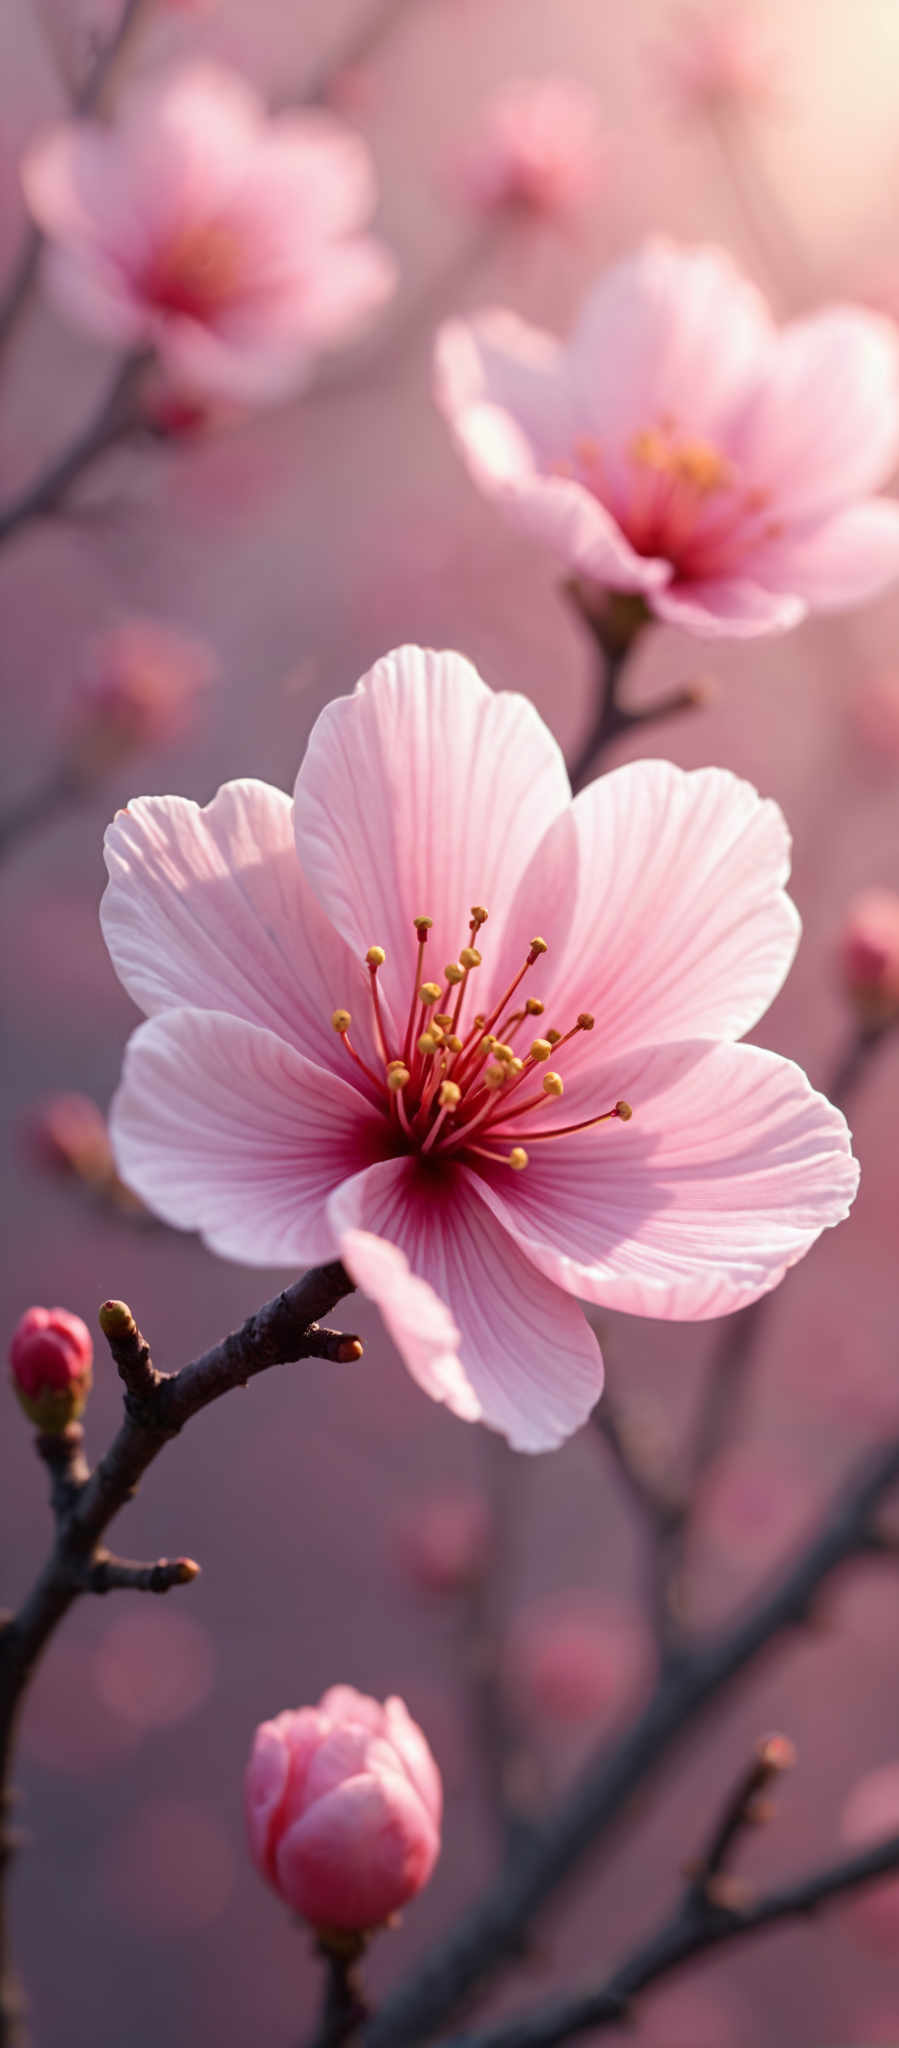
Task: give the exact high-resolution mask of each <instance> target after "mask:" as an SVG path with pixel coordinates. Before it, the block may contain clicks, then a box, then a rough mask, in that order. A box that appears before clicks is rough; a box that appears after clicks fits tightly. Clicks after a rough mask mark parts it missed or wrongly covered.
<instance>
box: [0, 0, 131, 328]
mask: <svg viewBox="0 0 899 2048" xmlns="http://www.w3.org/2000/svg"><path fill="white" fill-rule="evenodd" d="M142 5H143V0H125V4H124V6H123V8H122V12H121V15H120V17H119V23H118V27H117V28H116V30H115V31H114V33H113V35H111V36H110V37H109V38H108V39H107V41H106V42H105V43H102V44H101V45H100V48H99V49H98V50H97V52H96V54H95V56H94V60H93V63H92V64H91V67H90V69H89V71H88V74H87V77H86V78H85V81H84V84H83V85H82V87H81V90H80V92H79V93H78V94H77V95H76V98H75V102H74V108H73V111H74V113H75V114H82V115H83V114H90V113H92V112H93V110H94V108H95V107H96V105H97V102H98V100H99V98H100V95H101V93H102V91H103V87H104V86H105V84H106V81H107V79H108V77H109V74H110V71H111V70H112V67H113V65H114V64H115V62H116V60H117V58H118V57H119V56H120V55H121V52H122V50H123V48H124V45H125V43H126V42H127V40H128V37H129V36H130V34H131V32H132V29H133V28H135V26H136V24H137V17H138V13H139V11H140V8H141V7H142ZM43 244H44V237H43V235H42V233H41V231H40V228H38V227H35V226H34V224H33V223H29V225H28V226H27V227H26V229H25V231H24V233H23V236H22V243H21V247H20V249H19V253H18V256H17V257H16V260H15V263H14V264H13V269H12V273H11V276H10V279H9V282H8V284H7V286H6V289H5V291H4V292H3V294H2V296H0V349H2V348H4V347H5V345H6V342H7V341H8V340H9V337H10V335H11V334H12V331H13V328H14V327H15V326H16V325H17V323H18V320H19V317H20V315H21V313H22V312H23V311H24V309H25V306H26V304H27V301H28V299H29V297H30V294H31V287H32V285H33V283H34V280H35V278H36V276H37V268H38V263H39V262H40V255H41V250H42V248H43Z"/></svg>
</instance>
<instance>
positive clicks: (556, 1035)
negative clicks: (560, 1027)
mask: <svg viewBox="0 0 899 2048" xmlns="http://www.w3.org/2000/svg"><path fill="white" fill-rule="evenodd" d="M543 1035H544V1037H545V1038H546V1040H547V1043H548V1044H549V1045H558V1043H559V1039H560V1038H561V1036H562V1033H561V1031H546V1032H544V1034H543Z"/></svg>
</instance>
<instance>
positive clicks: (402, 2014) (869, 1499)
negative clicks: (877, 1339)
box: [364, 1438, 899, 2048]
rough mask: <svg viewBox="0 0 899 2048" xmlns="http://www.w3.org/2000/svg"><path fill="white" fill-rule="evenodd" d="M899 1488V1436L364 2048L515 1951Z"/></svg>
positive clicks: (463, 1926)
mask: <svg viewBox="0 0 899 2048" xmlns="http://www.w3.org/2000/svg"><path fill="white" fill-rule="evenodd" d="M897 1482H899V1438H896V1439H894V1440H893V1441H892V1442H890V1443H888V1444H886V1445H884V1446H881V1447H879V1448H878V1449H877V1450H876V1451H874V1452H871V1453H869V1454H868V1456H867V1457H865V1458H864V1459H863V1461H862V1462H861V1464H860V1465H859V1467H858V1469H857V1470H856V1471H855V1472H854V1473H853V1474H852V1475H851V1477H850V1478H849V1480H848V1481H847V1482H846V1483H845V1484H844V1486H843V1487H842V1488H841V1490H840V1491H839V1492H838V1493H837V1494H836V1496H835V1498H834V1499H833V1500H832V1501H831V1503H830V1505H829V1507H828V1509H827V1510H826V1512H825V1513H824V1515H823V1516H822V1518H821V1520H820V1521H819V1522H818V1524H817V1526H816V1528H815V1529H814V1530H813V1532H812V1534H811V1536H810V1537H809V1539H808V1541H807V1542H806V1543H805V1544H804V1545H803V1547H802V1548H801V1549H800V1550H799V1551H798V1553H797V1555H796V1556H795V1558H794V1560H793V1562H792V1564H791V1565H789V1566H788V1568H787V1569H786V1570H785V1571H784V1572H783V1573H782V1575H781V1576H780V1577H779V1578H778V1579H777V1580H776V1581H775V1582H774V1583H773V1585H771V1586H770V1587H768V1588H766V1589H765V1590H764V1591H763V1592H762V1594H760V1595H759V1597H758V1598H757V1599H756V1600H755V1601H754V1602H753V1604H752V1605H751V1606H750V1607H748V1608H747V1609H746V1611H745V1612H744V1613H743V1614H741V1615H740V1616H738V1617H737V1619H736V1620H735V1621H734V1622H732V1623H730V1624H728V1626H726V1627H725V1628H723V1629H722V1630H720V1632H717V1633H716V1634H714V1635H712V1636H710V1637H704V1638H699V1639H697V1640H694V1641H693V1642H692V1643H691V1644H690V1645H689V1647H688V1648H685V1650H684V1651H683V1653H682V1655H681V1656H680V1657H679V1658H678V1659H677V1660H674V1661H672V1662H671V1663H669V1665H668V1666H667V1667H663V1670H662V1673H661V1676H660V1678H659V1681H658V1684H657V1685H656V1688H655V1690H654V1692H653V1694H652V1696H651V1698H650V1699H649V1701H648V1702H647V1705H646V1706H645V1707H644V1709H643V1711H642V1713H641V1714H640V1715H639V1716H638V1717H637V1719H636V1720H635V1721H634V1722H633V1723H632V1724H631V1726H630V1727H629V1728H628V1731H627V1733H626V1734H625V1735H624V1736H623V1737H622V1738H621V1739H620V1740H619V1741H617V1742H615V1743H613V1744H612V1745H611V1746H608V1747H606V1748H605V1749H603V1750H602V1751H601V1752H600V1754H599V1755H598V1756H597V1757H596V1758H595V1759H594V1760H593V1761H592V1762H590V1763H589V1764H588V1765H587V1766H586V1768H585V1769H584V1770H583V1771H582V1772H581V1773H580V1774H579V1775H578V1777H577V1778H576V1779H575V1781H574V1784H573V1785H572V1787H571V1788H570V1790H569V1791H568V1793H567V1794H566V1795H565V1796H564V1797H563V1799H562V1800H561V1801H560V1803H559V1804H558V1805H557V1806H556V1808H555V1809H554V1811H552V1812H551V1813H550V1814H549V1815H548V1817H547V1818H546V1820H545V1822H544V1823H543V1825H542V1827H541V1828H540V1829H539V1831H537V1832H536V1833H535V1837H534V1838H533V1840H532V1842H531V1843H530V1844H529V1845H528V1846H527V1847H526V1848H525V1849H524V1850H523V1851H522V1852H521V1854H520V1855H519V1858H518V1860H517V1862H516V1864H515V1866H514V1867H513V1868H511V1869H509V1870H506V1871H504V1872H502V1873H501V1874H500V1876H499V1878H498V1879H497V1880H496V1882H495V1883H494V1885H493V1886H492V1887H491V1888H490V1889H489V1890H488V1891H487V1892H486V1893H485V1894H484V1895H483V1896H482V1897H481V1899H480V1900H478V1901H477V1903H476V1904H475V1906H474V1907H473V1908H472V1910H471V1911H470V1912H469V1913H468V1914H467V1916H466V1917H465V1918H464V1919H463V1920H462V1921H461V1923H460V1924H459V1926H458V1927H457V1928H456V1929H455V1931H454V1932H452V1933H451V1934H450V1935H449V1937H448V1938H445V1939H444V1941H443V1942H442V1943H441V1945H440V1948H439V1950H438V1951H437V1952H436V1953H435V1954H434V1955H432V1956H430V1957H426V1958H425V1960H424V1962H423V1963H422V1964H420V1965H419V1967H418V1969H417V1970H415V1971H414V1972H413V1974H412V1975H411V1976H410V1977H409V1978H408V1979H407V1981H406V1982H405V1983H404V1984H400V1985H399V1987H398V1988H397V1990H396V1991H395V1992H394V1993H393V1995H392V1997H390V1998H389V1999H388V2000H387V2001H386V2003H385V2004H384V2006H383V2007H382V2010H381V2012H380V2013H379V2014H378V2016H377V2018H376V2019H375V2020H374V2021H373V2022H372V2023H371V2025H370V2026H369V2028H368V2029H367V2030H366V2033H365V2036H364V2041H365V2048H412V2044H413V2043H414V2044H415V2048H419V2044H420V2043H421V2042H422V2041H424V2040H426V2039H427V2038H428V2036H429V2034H430V2033H432V2032H433V2031H434V2029H435V2028H437V2027H438V2026H440V2025H441V2024H443V2023H444V2022H445V2021H446V2020H447V2018H448V2017H449V2016H450V2015H451V2014H452V2013H453V2012H454V2011H456V2010H458V2008H459V2006H460V2004H462V2003H464V2002H465V2001H466V2000H467V1999H468V1998H469V1997H470V1995H471V1993H472V1992H473V1990H474V1989H475V1987H476V1986H478V1985H481V1984H483V1983H484V1982H485V1981H486V1980H487V1979H489V1978H490V1977H491V1976H493V1975H494V1974H495V1973H496V1972H497V1971H498V1970H499V1969H501V1968H502V1967H503V1965H504V1964H505V1963H506V1962H508V1960H509V1958H510V1957H512V1956H514V1955H515V1954H516V1953H517V1952H518V1950H519V1948H520V1945H521V1943H522V1940H523V1938H524V1936H525V1934H526V1932H527V1930H528V1928H529V1927H530V1925H531V1922H532V1921H533V1919H534V1918H535V1916H536V1915H537V1914H538V1913H539V1912H540V1910H541V1909H542V1908H543V1907H544V1906H545V1905H546V1904H547V1902H548V1901H549V1900H550V1899H551V1898H552V1897H553V1895H554V1894H555V1893H556V1891H557V1890H558V1889H559V1887H560V1886H561V1885H562V1884H563V1882H564V1881H565V1880H566V1879H567V1878H568V1877H569V1876H570V1875H571V1873H572V1871H573V1870H574V1868H575V1867H576V1865H577V1864H578V1863H579V1862H580V1861H581V1859H582V1857H584V1856H585V1855H586V1854H587V1852H588V1851H590V1850H592V1849H594V1848H595V1847H596V1845H597V1844H598V1843H599V1842H600V1841H601V1840H602V1838H603V1836H604V1835H605V1834H606V1832H607V1831H608V1830H609V1828H610V1827H611V1825H612V1823H613V1822H614V1821H615V1820H617V1818H618V1816H619V1815H620V1814H621V1812H622V1810H623V1809H624V1808H625V1806H626V1805H627V1803H628V1802H629V1800H630V1799H631V1798H632V1797H633V1795H634V1793H635V1792H636V1791H637V1789H638V1788H640V1789H642V1788H643V1787H645V1786H646V1785H647V1784H648V1783H649V1782H650V1781H651V1780H652V1778H653V1777H654V1776H655V1775H656V1774H657V1773H658V1771H659V1770H660V1768H661V1765H662V1763H663V1762H664V1761H665V1760H666V1759H667V1757H668V1756H669V1754H670V1752H671V1751H672V1750H674V1748H675V1747H676V1745H677V1744H678V1743H680V1742H682V1741H683V1740H684V1738H685V1736H686V1735H687V1734H688V1733H690V1732H691V1731H692V1730H694V1729H695V1728H696V1726H697V1725H698V1724H699V1722H700V1720H701V1717H702V1716H703V1714H704V1713H705V1712H706V1711H707V1710H708V1708H709V1706H710V1705H711V1703H712V1702H713V1701H714V1702H715V1703H716V1704H718V1703H719V1702H720V1700H721V1699H722V1698H723V1697H724V1696H725V1695H726V1693H727V1692H728V1691H729V1690H730V1688H731V1687H732V1686H733V1684H734V1681H735V1680H736V1679H737V1678H738V1677H739V1676H740V1674H741V1673H742V1672H743V1671H745V1670H746V1669H747V1667H748V1666H749V1665H751V1664H752V1663H754V1662H755V1660H756V1659H757V1658H758V1657H759V1656H760V1655H761V1653H762V1652H763V1651H765V1650H767V1649H769V1648H770V1646H771V1645H772V1644H773V1643H774V1642H775V1640H776V1639H777V1637H778V1636H780V1635H781V1634H783V1633H784V1632H785V1631H786V1630H788V1629H791V1628H795V1627H798V1626H800V1625H801V1624H803V1623H804V1622H805V1621H806V1620H807V1619H808V1617H809V1614H810V1611H811V1608H812V1604H813V1602H814V1599H815V1596H816V1594H817V1593H818V1591H819V1589H820V1587H821V1586H822V1585H823V1584H824V1582H825V1580H827V1579H828V1578H829V1577H830V1575H831V1573H833V1572H834V1571H835V1570H836V1569H837V1567H838V1566H840V1565H842V1564H843V1563H845V1562H846V1560H847V1559H849V1558H852V1557H854V1556H857V1555H859V1554H861V1553H863V1552H864V1550H865V1548H866V1545H867V1538H868V1532H869V1530H870V1528H871V1526H872V1523H873V1521H874V1518H875V1515H876V1512H877V1509H878V1508H879V1506H880V1504H881V1502H882V1500H883V1499H884V1497H885V1495H886V1494H887V1493H888V1492H889V1490H890V1489H891V1488H892V1487H893V1486H895V1485H896V1483H897Z"/></svg>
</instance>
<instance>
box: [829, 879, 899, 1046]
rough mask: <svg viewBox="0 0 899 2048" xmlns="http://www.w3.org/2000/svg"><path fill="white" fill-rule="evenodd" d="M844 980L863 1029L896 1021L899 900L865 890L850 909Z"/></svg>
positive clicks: (898, 1007) (898, 1004)
mask: <svg viewBox="0 0 899 2048" xmlns="http://www.w3.org/2000/svg"><path fill="white" fill-rule="evenodd" d="M842 950H843V978H844V981H845V985H846V989H847V992H848V994H849V996H850V997H851V999H852V1001H853V1003H854V1004H855V1007H856V1010H857V1011H858V1014H859V1018H860V1020H861V1022H862V1024H863V1026H864V1027H866V1028H867V1029H869V1030H871V1029H874V1030H877V1029H880V1028H881V1027H882V1026H883V1025H885V1024H889V1023H892V1022H893V1020H894V1019H896V1018H899V896H897V895H895V894H894V892H893V891H892V889H866V890H864V891H863V893H862V895H860V896H857V897H856V898H855V901H854V903H852V904H851V905H850V908H849V915H848V917H847V920H846V924H845V926H844V930H843V948H842Z"/></svg>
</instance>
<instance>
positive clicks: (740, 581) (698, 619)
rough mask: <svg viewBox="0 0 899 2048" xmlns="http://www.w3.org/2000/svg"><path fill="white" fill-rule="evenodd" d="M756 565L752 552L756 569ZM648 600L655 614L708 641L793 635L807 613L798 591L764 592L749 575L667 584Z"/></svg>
mask: <svg viewBox="0 0 899 2048" xmlns="http://www.w3.org/2000/svg"><path fill="white" fill-rule="evenodd" d="M755 567H756V561H755V557H754V556H753V558H752V568H753V571H754V570H755ZM650 601H651V604H652V609H653V611H654V612H655V614H656V617H657V618H660V619H665V620H666V621H667V623H668V625H669V626H681V627H683V629H684V631H685V632H686V633H698V634H699V635H700V636H701V637H702V638H703V639H706V640H757V639H758V638H759V637H760V636H761V634H763V633H789V632H791V631H792V629H793V627H794V626H798V625H799V623H800V621H801V620H802V619H804V617H805V611H806V607H805V604H804V602H803V600H802V598H801V597H797V596H796V595H795V593H794V592H792V591H789V592H785V593H783V594H781V593H780V592H779V591H772V590H763V589H762V587H761V584H759V583H750V582H748V581H747V579H746V578H745V577H727V576H721V577H717V578H711V577H710V578H709V579H708V580H707V581H706V582H702V581H700V582H696V583H669V584H668V586H667V588H666V589H665V590H659V591H654V592H653V595H652V598H651V600H650Z"/></svg>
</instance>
